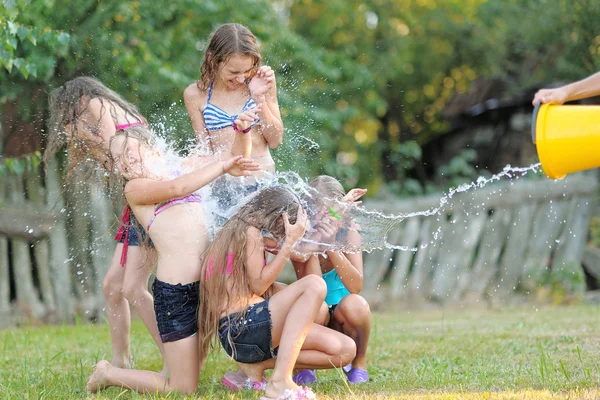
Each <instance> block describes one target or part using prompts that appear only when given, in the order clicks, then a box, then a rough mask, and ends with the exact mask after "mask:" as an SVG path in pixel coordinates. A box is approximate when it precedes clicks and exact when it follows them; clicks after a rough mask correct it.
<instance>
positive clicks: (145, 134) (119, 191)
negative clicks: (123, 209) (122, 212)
mask: <svg viewBox="0 0 600 400" xmlns="http://www.w3.org/2000/svg"><path fill="white" fill-rule="evenodd" d="M118 137H124V138H125V141H124V142H123V152H122V153H121V157H120V159H118V160H116V159H115V158H114V157H113V156H112V153H111V152H110V145H111V144H112V141H113V140H114V139H115V138H118ZM128 139H137V140H138V141H139V142H140V144H141V145H145V146H148V147H154V146H155V145H156V137H155V136H154V135H153V134H152V132H151V131H150V129H149V128H148V127H146V126H142V125H137V126H131V127H129V128H126V129H121V130H118V131H117V133H116V134H115V135H114V136H113V137H112V138H110V142H109V155H110V158H109V160H110V165H109V166H108V169H109V170H110V171H111V173H110V181H109V188H110V197H111V198H112V199H113V201H114V200H117V199H118V200H122V201H124V202H125V204H127V199H126V198H125V191H124V190H123V188H124V187H125V184H126V183H127V181H128V180H127V179H126V178H125V177H124V176H123V175H121V174H120V173H118V172H117V170H116V164H117V162H121V163H123V164H124V165H126V166H128V165H129V159H128V158H127V157H126V155H125V149H126V147H127V140H128ZM114 208H115V209H117V207H114ZM131 212H132V213H133V211H131ZM115 217H118V216H115ZM132 228H133V229H135V230H136V233H137V236H138V238H144V240H142V241H140V243H139V244H138V247H139V248H140V250H141V253H142V262H141V267H144V266H146V267H148V268H151V269H152V268H153V267H154V264H153V263H154V261H155V260H154V259H152V258H151V257H150V255H151V253H150V249H151V247H150V237H149V235H148V234H147V233H144V232H141V230H143V228H142V227H141V224H136V225H132Z"/></svg>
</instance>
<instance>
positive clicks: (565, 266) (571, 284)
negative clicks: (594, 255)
mask: <svg viewBox="0 0 600 400" xmlns="http://www.w3.org/2000/svg"><path fill="white" fill-rule="evenodd" d="M537 283H538V285H540V287H538V290H537V293H536V295H537V298H538V300H541V301H542V302H550V303H552V304H555V305H557V304H571V303H579V302H581V301H582V300H583V294H584V292H585V288H586V282H585V272H584V271H583V267H582V266H581V264H580V263H578V262H565V263H562V265H561V266H560V267H555V268H553V269H541V270H538V276H537Z"/></svg>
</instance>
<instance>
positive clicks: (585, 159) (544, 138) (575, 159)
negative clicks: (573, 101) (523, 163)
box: [531, 104, 600, 179]
mask: <svg viewBox="0 0 600 400" xmlns="http://www.w3.org/2000/svg"><path fill="white" fill-rule="evenodd" d="M531 135H532V138H533V143H535V145H536V147H537V153H538V157H539V158H540V162H541V163H542V170H543V171H544V173H545V174H546V175H548V177H549V178H551V179H562V178H564V177H565V176H566V175H567V174H570V173H573V172H577V171H583V170H586V169H591V168H596V167H598V166H600V106H579V105H577V106H562V105H557V104H542V105H540V104H537V105H536V106H535V109H534V110H533V119H532V124H531Z"/></svg>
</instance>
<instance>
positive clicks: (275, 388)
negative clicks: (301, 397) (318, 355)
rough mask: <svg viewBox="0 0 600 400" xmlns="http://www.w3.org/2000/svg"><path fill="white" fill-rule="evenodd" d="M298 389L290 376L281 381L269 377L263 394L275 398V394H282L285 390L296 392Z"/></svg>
mask: <svg viewBox="0 0 600 400" xmlns="http://www.w3.org/2000/svg"><path fill="white" fill-rule="evenodd" d="M298 389H300V386H298V385H296V384H295V383H294V381H293V380H292V377H291V376H290V377H289V378H286V379H285V380H283V381H277V382H275V381H273V379H271V380H270V381H269V383H268V384H267V388H266V389H265V396H266V397H271V398H277V396H281V395H282V394H284V393H285V391H286V390H291V391H293V392H297V391H298Z"/></svg>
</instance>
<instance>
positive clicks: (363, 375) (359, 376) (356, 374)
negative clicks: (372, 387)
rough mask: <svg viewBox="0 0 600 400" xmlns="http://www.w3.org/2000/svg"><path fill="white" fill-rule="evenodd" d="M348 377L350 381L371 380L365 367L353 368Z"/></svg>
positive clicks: (356, 382)
mask: <svg viewBox="0 0 600 400" xmlns="http://www.w3.org/2000/svg"><path fill="white" fill-rule="evenodd" d="M346 376H347V377H348V382H350V383H355V384H358V383H365V382H367V381H368V380H369V373H368V372H367V370H365V369H360V368H352V369H351V370H350V371H348V372H347V373H346Z"/></svg>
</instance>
